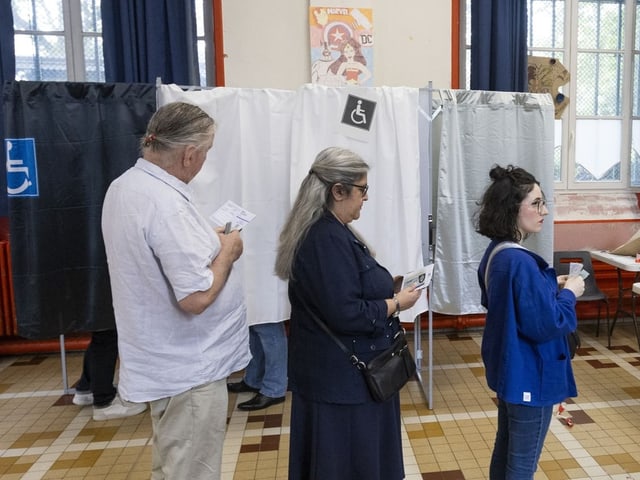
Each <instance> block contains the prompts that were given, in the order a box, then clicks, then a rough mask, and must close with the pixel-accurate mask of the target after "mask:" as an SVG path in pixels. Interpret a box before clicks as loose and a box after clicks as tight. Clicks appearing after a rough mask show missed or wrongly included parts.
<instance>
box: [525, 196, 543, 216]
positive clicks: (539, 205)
mask: <svg viewBox="0 0 640 480" xmlns="http://www.w3.org/2000/svg"><path fill="white" fill-rule="evenodd" d="M529 205H531V206H532V207H534V208H535V209H536V210H537V211H538V213H539V214H540V215H542V214H543V213H544V209H545V207H546V206H547V201H546V200H545V199H544V198H539V199H537V200H534V201H533V202H531V203H530V204H529Z"/></svg>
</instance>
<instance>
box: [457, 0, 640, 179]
mask: <svg viewBox="0 0 640 480" xmlns="http://www.w3.org/2000/svg"><path fill="white" fill-rule="evenodd" d="M470 1H471V0H468V1H467V5H466V22H465V23H466V25H467V28H466V36H467V38H466V43H465V46H466V50H465V53H466V55H467V57H466V58H467V59H468V58H469V57H470V38H471V37H470V28H469V25H470V24H471V23H470V16H471V15H470V14H471V9H470ZM639 5H640V0H527V7H528V28H527V44H528V47H529V54H530V55H534V56H541V57H552V58H555V59H557V60H558V61H560V62H561V63H562V64H563V65H564V66H565V68H566V69H567V70H568V71H569V73H570V80H569V82H568V83H567V84H565V85H564V86H563V87H561V88H560V92H561V93H562V94H563V95H565V96H566V97H567V98H568V99H569V104H568V107H567V108H566V109H565V110H564V112H563V114H562V117H561V118H560V119H558V120H555V161H556V168H555V179H556V188H557V189H594V188H598V189H620V188H627V187H639V186H640V167H639V166H638V163H639V162H638V160H639V159H640V94H639V93H638V90H639V88H640V63H639V60H640V35H639V33H640V25H639V24H638V22H636V18H637V14H638V12H639V11H640V10H639ZM465 65H466V68H467V70H466V71H467V72H468V71H469V69H468V68H469V64H468V60H467V62H466V63H465ZM467 77H468V75H467ZM466 85H467V88H468V86H469V79H468V78H467V83H466Z"/></svg>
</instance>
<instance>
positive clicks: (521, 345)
mask: <svg viewBox="0 0 640 480" xmlns="http://www.w3.org/2000/svg"><path fill="white" fill-rule="evenodd" d="M489 176H490V177H491V184H490V185H489V187H488V188H487V190H486V191H485V193H484V195H483V197H482V200H481V202H480V209H479V211H478V212H477V216H476V230H477V232H478V233H480V234H482V235H484V236H486V237H489V238H490V239H491V243H490V244H489V246H488V248H487V250H486V252H485V254H484V257H483V258H482V261H481V262H480V266H479V268H478V281H479V283H480V289H481V291H482V304H483V305H484V306H485V307H486V308H487V317H486V324H485V329H484V334H483V337H482V359H483V361H484V365H485V370H486V377H487V383H488V385H489V387H490V388H491V389H492V390H493V391H495V392H496V394H497V397H498V431H497V434H496V441H495V446H494V450H493V455H492V458H491V467H490V474H489V478H490V479H492V480H498V479H519V480H525V479H532V478H533V475H534V472H535V471H536V468H537V464H538V459H539V458H540V453H541V451H542V445H543V443H544V439H545V436H546V434H547V430H548V429H549V424H550V422H551V416H552V412H553V406H554V404H556V403H560V402H562V401H564V400H565V399H566V398H567V397H575V396H576V395H577V390H576V384H575V380H574V378H573V370H572V369H571V358H570V354H569V346H568V343H567V340H566V335H567V334H568V333H569V332H572V331H574V330H575V329H576V326H577V321H576V312H575V304H576V297H579V296H580V295H582V294H583V293H584V280H583V279H582V277H580V276H576V277H572V278H569V277H568V276H566V275H564V276H560V277H556V273H555V271H554V270H553V268H551V267H550V266H549V265H548V263H547V262H546V261H545V260H544V259H543V258H542V257H540V256H539V255H537V254H536V253H534V252H532V251H530V250H527V249H525V248H524V247H521V248H518V247H519V244H520V243H521V242H522V241H523V240H524V239H526V238H527V237H528V236H529V235H531V234H534V233H537V232H539V231H540V230H542V227H543V224H544V218H545V216H546V215H547V214H548V213H549V211H548V210H547V206H546V201H545V198H544V195H543V193H542V190H541V189H540V184H539V182H538V181H537V180H536V179H535V177H534V176H533V175H531V174H530V173H529V172H527V171H526V170H524V169H522V168H519V167H514V166H511V165H510V166H508V167H507V168H502V167H500V166H495V167H493V168H492V169H491V172H490V175H489ZM505 241H506V242H514V243H512V244H511V248H505V249H503V250H500V251H499V252H498V253H496V254H495V256H493V258H492V259H491V262H490V265H489V268H488V269H487V263H488V260H489V258H490V257H491V256H492V255H491V254H492V252H493V250H494V248H496V247H498V246H499V245H500V244H501V243H502V242H505ZM485 279H488V284H485ZM559 286H560V287H561V288H560V289H559V288H558V287H559Z"/></svg>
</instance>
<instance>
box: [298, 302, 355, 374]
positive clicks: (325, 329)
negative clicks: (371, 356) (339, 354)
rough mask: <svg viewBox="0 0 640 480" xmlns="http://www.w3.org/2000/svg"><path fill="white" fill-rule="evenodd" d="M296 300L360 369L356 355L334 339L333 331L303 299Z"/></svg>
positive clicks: (336, 338)
mask: <svg viewBox="0 0 640 480" xmlns="http://www.w3.org/2000/svg"><path fill="white" fill-rule="evenodd" d="M298 298H299V299H300V303H302V306H303V307H304V309H305V310H306V311H307V313H308V314H309V315H311V318H313V320H314V322H316V323H317V324H318V326H319V327H320V328H322V330H324V331H325V332H326V334H327V335H329V337H331V340H333V341H334V342H335V343H336V345H338V347H340V350H342V351H343V352H344V353H345V354H346V355H347V356H348V357H349V359H350V360H351V363H352V364H353V365H355V366H356V367H358V368H362V367H361V366H360V364H361V362H360V359H359V358H358V357H357V356H356V354H355V353H352V352H350V351H349V349H347V347H345V346H344V343H342V342H341V341H340V340H339V339H338V337H336V334H335V333H333V331H332V330H331V329H330V328H329V326H328V325H327V324H326V323H324V322H323V321H322V320H320V318H319V317H318V316H317V315H316V314H315V313H313V310H311V309H310V308H309V305H307V302H305V301H304V298H302V297H301V296H300V297H298ZM363 366H364V365H363Z"/></svg>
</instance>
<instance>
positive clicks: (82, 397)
mask: <svg viewBox="0 0 640 480" xmlns="http://www.w3.org/2000/svg"><path fill="white" fill-rule="evenodd" d="M71 401H72V402H73V404H74V405H80V406H81V407H84V406H85V405H93V393H91V392H81V391H79V390H76V393H75V395H74V396H73V399H72V400H71Z"/></svg>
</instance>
